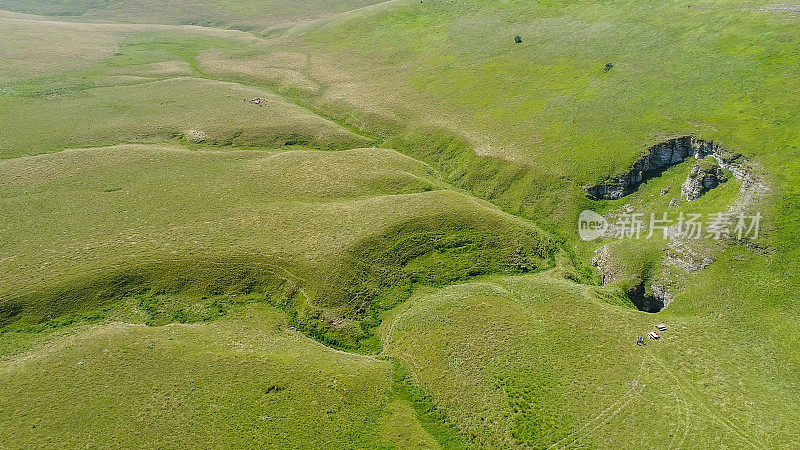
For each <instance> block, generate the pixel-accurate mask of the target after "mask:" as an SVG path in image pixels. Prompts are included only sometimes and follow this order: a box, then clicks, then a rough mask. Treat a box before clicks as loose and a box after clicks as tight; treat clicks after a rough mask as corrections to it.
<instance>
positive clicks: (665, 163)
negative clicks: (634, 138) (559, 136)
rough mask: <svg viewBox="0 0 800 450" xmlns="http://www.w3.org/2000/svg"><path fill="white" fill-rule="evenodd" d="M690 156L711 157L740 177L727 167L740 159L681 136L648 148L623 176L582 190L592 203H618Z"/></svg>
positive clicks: (709, 144) (691, 138)
mask: <svg viewBox="0 0 800 450" xmlns="http://www.w3.org/2000/svg"><path fill="white" fill-rule="evenodd" d="M690 156H693V157H695V158H697V159H698V160H700V159H703V158H705V157H707V156H711V157H713V158H714V159H716V160H717V161H718V162H719V164H720V166H722V167H724V168H726V169H728V170H731V171H732V172H733V174H734V176H736V177H737V178H738V177H739V175H737V172H736V171H734V169H733V168H729V167H726V165H729V166H732V167H734V166H736V164H735V161H736V160H737V159H738V158H739V157H741V155H739V154H729V153H728V152H725V151H724V150H723V149H722V148H721V147H720V146H719V145H717V144H715V143H713V142H711V141H704V140H702V139H697V138H695V137H694V136H681V137H677V138H674V139H670V140H668V141H665V142H662V143H660V144H656V145H654V146H652V147H650V148H649V149H648V150H647V152H646V154H645V155H644V156H642V157H641V158H640V159H639V160H638V161H636V163H634V165H633V167H632V168H631V169H630V170H628V171H627V172H626V173H624V174H622V175H619V176H617V177H614V178H612V179H611V180H609V181H607V182H605V183H601V184H598V185H595V186H588V187H584V190H585V191H586V193H587V194H589V196H590V197H592V198H593V199H595V200H601V199H603V200H617V199H620V198H622V197H624V196H626V195H628V194H630V193H632V192H633V191H635V190H636V189H637V188H638V187H639V185H640V184H642V182H644V181H647V180H648V179H650V178H653V177H655V176H658V175H660V174H661V173H662V172H664V171H665V170H666V169H668V168H670V167H672V166H674V165H675V164H679V163H681V162H682V161H683V160H684V159H686V158H688V157H690Z"/></svg>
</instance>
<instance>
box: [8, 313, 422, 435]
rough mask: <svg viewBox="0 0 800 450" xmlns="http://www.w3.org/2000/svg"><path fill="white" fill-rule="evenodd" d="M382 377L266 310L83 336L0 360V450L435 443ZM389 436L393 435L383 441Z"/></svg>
mask: <svg viewBox="0 0 800 450" xmlns="http://www.w3.org/2000/svg"><path fill="white" fill-rule="evenodd" d="M392 373H393V369H392V365H391V364H390V363H389V362H387V361H381V360H378V359H376V358H374V357H363V356H357V355H352V354H347V353H343V352H338V351H334V350H331V349H328V348H325V347H324V346H322V345H320V344H318V343H316V342H314V341H312V340H310V339H308V338H307V337H305V336H303V335H302V334H300V333H298V332H297V331H293V330H291V329H290V328H289V327H288V325H287V318H286V316H285V315H284V314H282V313H281V312H279V311H277V310H275V309H273V308H270V307H267V306H265V305H251V306H249V307H241V308H238V309H236V310H235V311H234V313H232V314H231V315H229V316H228V317H226V318H225V319H223V320H220V321H217V322H213V323H208V324H202V325H170V326H164V327H156V328H153V327H147V326H141V325H133V324H126V323H119V322H114V323H108V324H102V325H94V326H90V327H82V328H78V329H75V330H73V331H72V333H70V334H68V335H66V336H62V337H60V339H54V340H53V341H52V342H49V343H47V344H44V345H42V346H39V347H37V348H36V349H35V350H32V351H30V352H28V353H23V354H20V355H18V356H15V357H13V358H10V359H5V360H4V361H3V363H2V367H1V368H0V385H2V386H3V390H5V391H7V392H12V391H18V392H19V391H21V392H25V395H12V396H9V395H4V396H3V398H2V399H0V407H1V408H2V410H3V411H4V414H3V417H2V419H0V421H2V427H0V429H2V431H0V443H2V444H3V445H4V446H13V447H16V446H20V445H21V444H22V443H24V442H27V443H35V444H36V446H38V447H63V446H67V447H74V446H85V445H96V446H122V447H143V446H147V447H164V446H167V447H170V446H187V445H189V446H203V447H214V448H220V447H230V446H243V447H253V446H255V447H281V446H286V445H289V443H290V442H293V443H294V445H298V446H301V447H317V446H325V445H336V446H342V447H350V446H358V447H376V446H380V445H388V444H395V445H398V446H401V447H404V446H406V445H412V444H416V443H417V442H425V443H431V442H432V443H433V444H435V441H432V439H431V437H430V436H429V435H427V432H426V431H425V430H424V429H423V428H422V427H421V425H420V424H419V423H418V422H417V421H416V417H415V416H414V414H408V413H407V409H408V408H410V404H409V403H408V402H407V401H406V400H405V399H404V398H402V397H398V396H397V395H396V394H395V393H394V392H393V383H392ZM110 380H113V381H111V382H110ZM66 399H70V400H69V401H66ZM100 411H102V414H100ZM89 417H92V419H91V420H88V419H87V418H89ZM378 424H385V425H384V426H382V427H379V426H376V425H378ZM398 428H400V429H402V430H403V433H402V434H397V433H393V431H394V430H396V429H398ZM384 430H385V431H384Z"/></svg>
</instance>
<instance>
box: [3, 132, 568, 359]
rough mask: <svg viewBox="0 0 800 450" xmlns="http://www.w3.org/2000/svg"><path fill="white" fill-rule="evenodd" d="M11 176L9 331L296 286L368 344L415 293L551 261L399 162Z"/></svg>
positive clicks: (100, 163) (64, 165) (131, 156)
mask: <svg viewBox="0 0 800 450" xmlns="http://www.w3.org/2000/svg"><path fill="white" fill-rule="evenodd" d="M0 164H2V166H3V172H4V173H5V174H6V175H7V177H6V178H5V180H4V182H3V194H2V197H1V198H0V202H2V203H3V208H2V211H3V213H2V216H1V217H2V221H3V222H2V223H3V224H4V228H6V229H13V230H15V232H14V233H13V234H11V233H8V234H5V235H4V236H3V239H2V241H0V248H2V252H3V255H5V256H4V258H3V260H2V262H1V263H0V264H2V265H3V271H2V273H3V276H2V278H3V283H2V285H3V288H2V291H0V295H2V296H3V301H2V302H0V305H2V308H3V310H2V311H3V312H2V317H3V321H4V322H5V323H6V324H8V323H11V322H16V323H19V324H35V323H38V322H41V321H47V320H53V319H57V318H58V317H59V316H60V315H63V314H76V313H85V312H87V311H94V310H96V309H97V308H100V307H104V306H107V305H108V304H110V303H113V302H114V301H116V300H119V298H120V297H124V296H126V295H132V294H137V293H138V294H142V293H148V292H149V293H152V294H154V295H155V294H163V293H171V294H175V293H179V292H188V293H192V294H195V295H200V296H202V295H211V294H215V293H225V292H227V293H248V292H250V291H260V292H265V293H269V294H272V295H278V294H277V293H276V292H275V291H274V289H275V288H276V286H275V283H278V284H279V285H280V284H281V283H280V282H279V280H284V281H285V282H287V283H289V284H292V285H294V286H295V288H294V289H297V288H303V289H304V290H303V291H302V295H300V294H297V293H296V291H294V290H292V289H291V288H288V287H282V288H280V289H281V292H282V294H281V295H282V296H283V297H286V296H288V297H286V298H283V300H285V301H295V300H296V301H298V302H300V303H301V304H300V305H298V307H297V309H299V310H301V312H305V313H308V314H313V315H314V316H313V317H314V319H313V320H316V318H318V317H320V314H322V315H323V318H327V319H328V320H331V321H332V320H334V319H335V318H340V319H339V322H341V318H342V317H344V318H347V319H348V320H347V321H345V323H339V324H338V325H339V326H337V327H334V328H339V329H341V332H342V333H344V334H346V335H350V334H354V335H355V336H356V337H358V336H361V335H362V334H363V331H361V330H360V329H359V328H357V327H356V328H355V329H351V328H350V327H352V326H355V325H354V322H353V321H354V320H358V318H359V316H360V315H362V314H363V313H364V312H365V310H370V309H372V308H373V306H374V307H376V308H378V309H381V308H382V307H388V306H390V305H391V304H393V302H396V301H397V300H399V299H401V298H402V296H403V295H404V294H403V292H405V291H406V290H407V289H408V288H409V286H410V285H412V284H414V283H424V284H433V285H436V284H441V283H446V282H451V281H453V280H460V279H465V278H467V277H470V276H476V275H482V274H486V273H494V272H515V271H521V270H534V269H536V268H539V267H542V266H545V265H547V259H548V257H549V254H550V252H551V251H552V248H553V244H552V242H551V241H550V240H549V238H548V237H547V236H546V235H545V234H543V233H542V232H540V231H539V230H538V229H536V228H535V227H533V226H531V225H528V224H526V223H524V222H522V221H520V220H518V219H516V218H514V217H513V216H510V215H508V214H505V213H503V212H501V211H499V210H498V209H496V208H493V207H491V206H490V205H488V204H486V203H483V202H480V201H476V200H475V199H472V198H470V197H468V196H466V195H464V194H461V193H458V192H455V191H453V190H451V189H447V188H446V186H445V185H443V184H442V183H441V182H438V181H436V177H435V173H433V172H432V171H431V169H430V168H428V167H427V166H425V165H424V164H421V163H419V162H417V161H414V160H412V159H410V158H408V157H405V156H402V155H400V154H398V153H396V152H393V151H390V150H379V149H362V150H347V151H341V152H334V153H326V152H319V151H284V152H278V151H272V152H269V151H258V150H251V151H219V150H187V149H184V148H181V147H174V146H142V145H123V146H117V147H108V148H99V149H87V150H70V151H62V152H60V153H56V154H51V155H40V156H35V157H25V158H15V159H9V160H6V161H3V162H2V163H0ZM54 223H58V224H59V227H58V228H53V226H52V224H54ZM389 271H391V272H392V276H391V277H388V275H389V273H387V272H389ZM286 289H289V290H288V291H287V290H286ZM378 300H381V301H383V302H387V303H385V304H384V305H383V306H378V305H373V303H374V302H376V301H378ZM371 305H372V306H371ZM324 311H330V312H329V313H324ZM309 320H312V319H309ZM344 343H345V342H342V344H344ZM351 344H352V342H351Z"/></svg>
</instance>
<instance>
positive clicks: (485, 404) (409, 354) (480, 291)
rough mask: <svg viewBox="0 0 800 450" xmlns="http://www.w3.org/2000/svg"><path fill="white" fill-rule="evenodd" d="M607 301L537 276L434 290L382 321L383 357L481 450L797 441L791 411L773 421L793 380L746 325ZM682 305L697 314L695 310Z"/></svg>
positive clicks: (772, 344) (769, 345)
mask: <svg viewBox="0 0 800 450" xmlns="http://www.w3.org/2000/svg"><path fill="white" fill-rule="evenodd" d="M608 295H613V294H610V293H605V292H603V291H601V290H599V289H598V288H592V287H586V286H581V285H578V284H575V283H573V282H570V281H566V280H563V279H559V278H549V277H548V275H547V273H544V274H537V275H533V276H524V277H515V278H505V279H498V280H492V282H485V283H468V284H463V285H457V286H453V287H449V288H445V289H442V290H440V291H437V292H434V293H428V294H423V295H419V296H417V297H415V298H413V299H412V300H410V301H409V302H407V303H406V304H404V305H402V306H400V307H399V308H398V309H397V310H396V311H393V313H392V315H391V317H388V318H387V320H386V321H385V322H384V325H383V326H382V331H383V333H384V340H385V342H386V345H385V349H386V350H385V351H386V352H387V353H388V354H390V355H394V356H396V357H397V358H398V359H399V360H400V361H402V363H403V364H404V365H406V366H407V367H408V368H409V370H410V372H411V374H412V376H413V377H414V379H415V380H417V381H418V383H419V384H420V386H421V387H423V388H424V389H426V390H427V392H429V395H430V396H431V397H432V398H433V399H434V401H435V404H436V405H437V406H438V407H439V408H441V410H442V411H444V412H446V415H447V417H448V418H450V420H452V421H453V423H454V424H455V425H457V426H458V427H459V428H460V429H461V430H462V431H463V432H464V433H466V434H467V435H468V436H469V437H470V439H471V441H472V442H473V443H474V444H477V445H479V446H483V447H489V448H498V447H512V446H532V447H547V446H548V445H550V444H551V443H554V442H558V443H559V445H573V446H586V447H600V448H609V447H620V446H626V445H627V443H630V442H631V441H632V440H633V441H636V442H639V443H641V444H642V445H647V446H652V447H668V446H675V447H679V446H695V445H697V446H713V447H716V446H732V447H749V446H753V445H755V446H759V447H781V446H785V445H790V443H791V442H794V441H796V439H798V436H797V433H796V432H793V431H790V430H791V428H792V425H791V423H792V422H793V421H794V420H796V419H797V411H796V410H794V409H791V408H790V410H786V405H787V404H790V403H791V402H793V401H795V400H792V399H790V397H791V396H794V395H795V393H794V392H792V391H791V388H790V386H791V383H792V381H789V380H791V379H792V378H794V377H793V376H791V375H788V372H787V370H786V369H783V368H781V367H780V364H779V363H777V362H776V361H775V360H774V359H773V356H769V355H775V353H773V352H776V351H779V348H780V346H781V345H780V344H779V343H778V342H776V341H772V340H768V339H765V338H764V336H763V335H762V334H761V333H759V332H758V331H757V330H758V328H757V325H755V324H752V323H750V324H744V323H741V322H737V324H738V325H739V326H738V327H731V326H730V325H731V323H730V322H728V320H729V319H721V318H719V317H713V316H706V317H695V316H694V315H684V314H682V313H681V312H675V313H673V312H672V311H669V312H668V313H666V314H661V315H659V316H653V315H649V314H646V313H640V312H636V311H632V310H631V309H629V308H626V307H624V306H613V305H611V304H609V303H608V302H607V301H606V300H605V298H606V297H607V296H608ZM685 302H686V303H689V304H693V305H697V306H699V307H703V300H702V299H700V298H698V299H693V298H687V299H685ZM659 322H665V323H666V324H667V326H668V331H667V332H665V333H663V339H662V340H661V341H659V342H653V341H648V345H646V346H645V347H637V346H636V345H634V343H633V340H634V338H635V337H636V336H637V335H644V334H645V333H646V332H648V331H650V330H652V329H654V325H655V323H659ZM467 324H469V325H467ZM431 342H436V343H437V345H430V343H431ZM748 342H749V344H748ZM751 345H752V348H759V349H760V350H759V351H758V352H753V353H751V352H749V351H748V348H751ZM768 349H769V350H768ZM772 371H778V373H779V374H780V376H769V375H768V374H769V373H770V372H772ZM776 375H777V374H776ZM786 395H789V396H790V397H786ZM754 398H758V399H759V401H758V403H756V402H754V401H753V399H754ZM709 430H713V431H709Z"/></svg>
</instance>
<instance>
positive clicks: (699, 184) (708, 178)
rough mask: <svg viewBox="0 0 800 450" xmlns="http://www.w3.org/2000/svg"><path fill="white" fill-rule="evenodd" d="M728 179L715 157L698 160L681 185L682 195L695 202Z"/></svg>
mask: <svg viewBox="0 0 800 450" xmlns="http://www.w3.org/2000/svg"><path fill="white" fill-rule="evenodd" d="M726 181H728V178H727V177H726V176H725V174H724V173H723V172H722V168H720V166H719V164H717V162H716V161H715V160H713V159H710V158H706V159H704V160H700V161H698V163H697V164H695V166H694V167H692V171H691V172H689V176H688V177H686V181H684V182H683V185H682V186H681V195H683V196H684V198H686V201H689V202H693V201H695V200H697V199H698V198H700V196H702V195H703V194H705V193H706V192H707V191H709V190H711V189H714V188H716V187H717V186H719V184H720V183H724V182H726Z"/></svg>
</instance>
